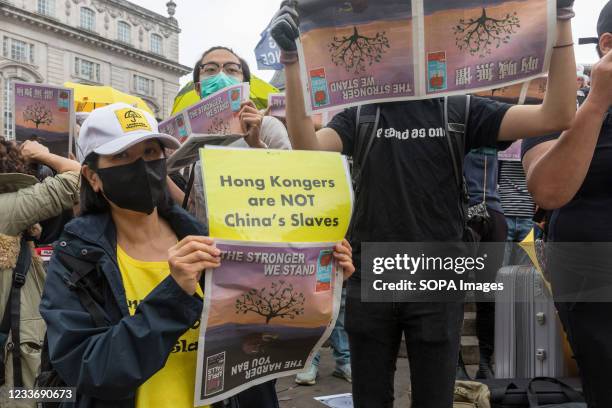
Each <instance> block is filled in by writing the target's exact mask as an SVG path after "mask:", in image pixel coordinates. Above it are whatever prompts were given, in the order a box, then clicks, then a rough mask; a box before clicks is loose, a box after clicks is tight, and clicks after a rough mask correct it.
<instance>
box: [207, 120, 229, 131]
mask: <svg viewBox="0 0 612 408" xmlns="http://www.w3.org/2000/svg"><path fill="white" fill-rule="evenodd" d="M206 132H207V134H209V135H227V134H229V133H230V124H229V123H227V122H225V121H224V120H223V119H221V118H218V117H216V118H213V119H212V123H211V125H210V126H209V127H208V130H207V131H206Z"/></svg>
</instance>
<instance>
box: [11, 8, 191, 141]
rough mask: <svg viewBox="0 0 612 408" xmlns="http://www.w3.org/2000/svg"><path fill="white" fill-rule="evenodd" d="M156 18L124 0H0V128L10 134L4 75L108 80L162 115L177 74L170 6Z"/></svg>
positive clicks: (93, 81) (182, 70) (91, 81)
mask: <svg viewBox="0 0 612 408" xmlns="http://www.w3.org/2000/svg"><path fill="white" fill-rule="evenodd" d="M166 6H167V7H168V16H162V15H160V14H157V13H154V12H152V11H150V10H147V9H145V8H143V7H140V6H137V5H135V4H133V3H130V2H128V1H125V0H0V43H1V45H0V89H1V94H2V98H0V112H1V113H2V114H1V115H0V134H3V135H5V136H8V137H11V136H12V129H11V127H12V126H11V123H12V117H11V107H10V103H11V83H12V81H25V82H39V83H49V84H52V85H62V84H63V83H64V82H67V81H71V82H78V83H83V84H89V85H110V86H112V87H113V88H115V89H117V90H120V91H122V92H126V93H129V94H132V95H137V96H140V97H142V99H144V100H145V101H146V102H147V103H148V104H149V106H150V107H151V109H152V110H153V111H154V112H155V116H156V117H158V118H160V119H161V118H165V117H167V116H169V114H170V112H171V110H172V103H173V100H174V96H175V95H176V93H177V92H178V90H179V78H180V77H181V76H183V75H185V74H188V73H190V72H191V68H190V67H186V66H183V65H181V64H179V63H178V55H179V33H180V29H179V26H178V22H177V21H176V19H175V18H174V17H173V15H174V12H175V8H176V4H175V3H174V2H173V1H172V0H170V1H169V2H168V3H167V4H166Z"/></svg>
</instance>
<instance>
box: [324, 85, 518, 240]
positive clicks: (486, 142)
mask: <svg viewBox="0 0 612 408" xmlns="http://www.w3.org/2000/svg"><path fill="white" fill-rule="evenodd" d="M380 106H381V117H380V124H379V128H378V131H377V137H376V138H375V140H374V142H373V144H372V148H371V151H370V153H369V156H368V158H367V159H366V162H365V163H364V165H363V169H362V180H361V183H362V185H361V197H360V198H359V200H363V202H362V204H363V205H364V207H363V208H364V214H363V216H361V217H359V219H357V220H356V224H355V230H354V237H355V243H356V244H359V243H360V242H393V241H399V242H411V241H412V242H432V241H459V240H461V237H462V234H463V225H462V221H461V219H462V217H461V214H460V212H459V206H458V202H459V200H460V194H459V189H458V188H457V185H456V181H455V175H454V170H453V165H452V159H451V155H450V151H449V148H448V142H447V141H446V139H445V138H446V135H445V133H446V132H445V131H444V120H443V109H444V100H443V99H439V98H438V99H431V100H423V101H411V102H396V103H387V104H382V105H380ZM510 106H511V105H506V104H502V103H499V102H494V101H490V100H487V99H483V98H478V97H474V98H472V104H471V109H470V119H469V122H468V129H467V137H466V143H467V146H466V149H465V151H466V152H469V151H470V150H472V149H474V148H478V147H495V146H496V145H497V136H498V133H499V127H500V125H501V122H502V119H503V117H504V115H505V113H506V111H507V110H508V109H509V108H510ZM356 116H357V108H350V109H346V110H344V111H343V112H341V113H339V114H338V115H336V116H335V117H334V118H333V119H332V121H331V122H330V123H329V124H328V125H327V126H328V127H330V128H331V129H333V130H335V131H336V132H337V133H338V134H339V135H340V137H341V139H342V143H343V149H342V150H343V154H346V155H348V156H351V155H352V154H353V149H354V146H353V141H354V138H355V131H356V123H355V122H356V120H357V119H356ZM356 250H357V251H359V249H358V247H357V248H356Z"/></svg>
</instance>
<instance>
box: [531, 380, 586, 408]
mask: <svg viewBox="0 0 612 408" xmlns="http://www.w3.org/2000/svg"><path fill="white" fill-rule="evenodd" d="M536 382H549V383H553V384H557V385H558V386H559V387H561V391H562V392H563V394H565V397H566V398H567V399H568V401H567V402H584V398H583V397H582V395H580V393H579V392H578V391H576V390H575V389H573V388H572V387H570V386H569V385H567V384H565V383H564V382H561V381H559V380H557V379H556V378H551V377H535V378H534V379H532V380H531V381H529V385H527V399H528V400H529V408H538V407H539V406H540V405H539V404H538V395H537V393H536V392H535V391H534V389H533V385H534V383H536Z"/></svg>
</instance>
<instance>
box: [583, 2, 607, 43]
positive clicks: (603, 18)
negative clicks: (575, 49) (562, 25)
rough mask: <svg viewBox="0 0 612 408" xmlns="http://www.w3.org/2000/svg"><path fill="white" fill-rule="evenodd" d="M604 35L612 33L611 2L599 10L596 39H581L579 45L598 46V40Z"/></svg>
mask: <svg viewBox="0 0 612 408" xmlns="http://www.w3.org/2000/svg"><path fill="white" fill-rule="evenodd" d="M605 33H612V0H611V1H609V2H608V3H607V4H606V5H605V6H604V8H603V10H601V13H600V14H599V20H597V38H596V37H588V38H581V39H580V44H599V38H600V37H601V36H602V35H604V34H605Z"/></svg>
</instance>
